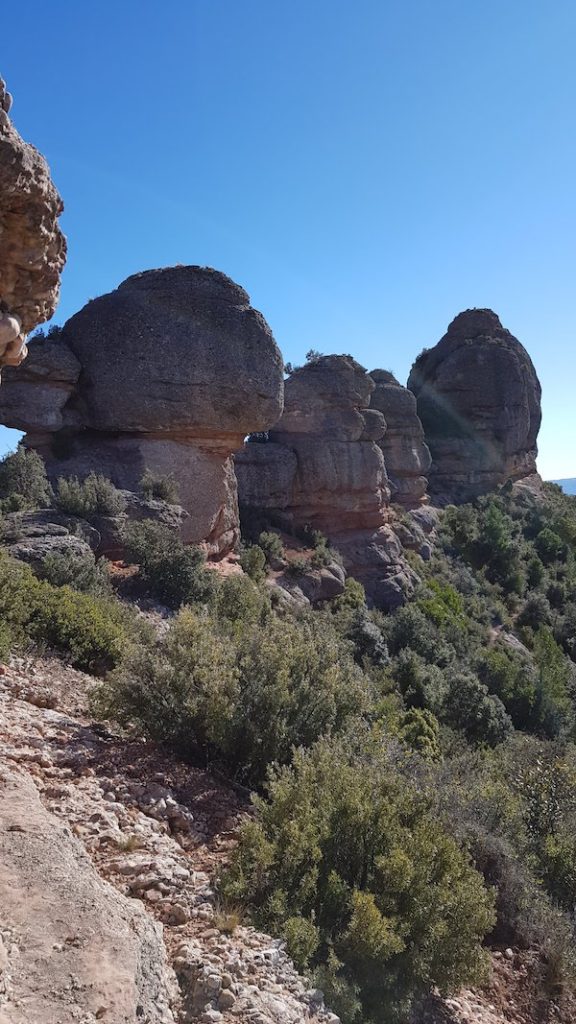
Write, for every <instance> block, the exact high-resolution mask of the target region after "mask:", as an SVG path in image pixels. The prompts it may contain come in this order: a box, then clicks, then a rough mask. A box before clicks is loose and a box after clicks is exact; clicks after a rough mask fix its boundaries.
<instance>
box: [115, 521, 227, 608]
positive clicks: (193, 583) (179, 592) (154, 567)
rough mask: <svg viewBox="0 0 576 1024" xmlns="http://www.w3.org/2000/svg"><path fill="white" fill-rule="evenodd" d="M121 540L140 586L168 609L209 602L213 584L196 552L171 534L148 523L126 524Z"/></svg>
mask: <svg viewBox="0 0 576 1024" xmlns="http://www.w3.org/2000/svg"><path fill="white" fill-rule="evenodd" d="M123 539H124V545H125V548H126V553H127V558H128V559H129V560H131V561H133V562H135V563H137V564H138V565H139V566H140V576H141V578H142V580H143V582H144V583H145V584H146V585H147V586H148V587H149V588H150V590H151V591H152V593H153V594H154V595H155V596H156V597H157V598H158V600H160V601H162V602H163V603H164V604H166V605H168V607H169V608H179V607H180V605H182V604H189V603H195V602H206V601H209V600H210V598H211V596H212V594H213V592H214V587H215V585H216V581H215V578H214V575H213V574H212V573H211V572H210V571H209V570H208V569H206V568H205V558H204V555H203V553H202V552H201V551H200V549H199V548H195V547H186V546H185V545H184V544H183V543H182V541H181V540H180V539H179V538H178V537H177V536H176V535H175V534H174V532H173V531H172V530H169V529H168V528H167V527H165V526H162V525H161V524H160V523H154V522H152V521H150V520H145V521H144V522H141V523H129V524H128V525H127V526H126V528H125V530H124V534H123Z"/></svg>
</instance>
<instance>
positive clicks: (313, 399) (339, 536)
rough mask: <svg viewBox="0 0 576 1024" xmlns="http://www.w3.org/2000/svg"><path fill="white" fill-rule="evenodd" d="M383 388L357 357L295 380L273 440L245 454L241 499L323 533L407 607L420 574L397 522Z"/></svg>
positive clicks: (378, 594)
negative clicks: (379, 402)
mask: <svg viewBox="0 0 576 1024" xmlns="http://www.w3.org/2000/svg"><path fill="white" fill-rule="evenodd" d="M374 388H375V385H374V381H373V380H372V379H371V377H370V376H369V375H368V374H367V373H366V371H365V370H364V369H363V368H362V367H361V366H360V365H359V364H358V363H357V362H355V360H354V359H352V358H351V357H350V356H323V357H322V358H321V359H318V360H317V361H315V362H313V363H308V364H307V365H306V366H304V367H302V368H301V369H300V370H296V371H295V372H294V373H293V374H292V376H291V377H290V378H289V379H288V380H287V381H286V384H285V402H284V413H283V415H282V417H281V418H280V420H279V422H278V423H277V424H276V426H275V427H274V428H273V430H271V431H270V443H268V444H263V445H259V444H248V445H245V447H244V449H243V450H242V451H241V452H240V453H238V455H237V456H236V472H237V474H238V481H239V494H240V501H241V502H242V503H243V504H244V505H246V506H248V507H252V508H262V507H264V508H269V509H271V508H273V509H276V510H277V511H281V512H282V513H284V515H285V517H286V518H287V520H288V521H289V522H290V523H291V524H292V525H293V526H300V527H302V526H310V527H313V528H315V529H318V530H321V531H322V533H325V534H326V535H327V536H328V538H329V539H330V541H331V543H332V544H333V545H334V546H335V547H336V548H337V549H338V550H339V551H340V553H341V555H342V557H343V560H344V565H345V568H346V569H347V571H348V572H349V573H350V574H351V575H353V576H355V577H356V578H357V579H359V580H361V582H362V583H363V584H364V586H365V587H366V591H367V593H368V595H369V597H370V598H371V599H372V600H373V601H374V602H375V603H377V604H379V605H382V606H383V607H388V608H391V607H395V606H397V605H398V604H401V603H402V602H403V601H404V599H405V595H406V594H407V593H408V592H410V590H411V587H412V583H413V577H412V573H411V571H410V569H409V567H408V566H407V564H406V562H405V561H404V558H403V554H402V547H401V545H400V542H399V540H398V538H397V536H396V534H395V533H394V532H393V530H392V529H391V527H390V525H389V519H390V515H389V512H388V503H389V498H390V489H389V482H388V477H387V474H386V466H385V463H384V456H383V454H382V449H381V447H379V444H378V443H377V442H378V441H379V439H380V438H381V437H382V435H383V433H384V431H385V429H386V424H385V421H384V417H383V416H382V413H380V412H379V410H377V409H372V408H370V399H371V395H372V393H373V391H374Z"/></svg>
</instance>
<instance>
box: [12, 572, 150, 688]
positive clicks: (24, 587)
mask: <svg viewBox="0 0 576 1024" xmlns="http://www.w3.org/2000/svg"><path fill="white" fill-rule="evenodd" d="M0 620H1V621H2V622H3V624H4V626H5V629H6V631H8V632H9V634H10V637H11V641H12V642H13V643H15V644H19V643H23V642H26V641H30V640H31V641H33V642H34V643H37V644H46V645H47V646H49V647H53V648H56V650H59V651H61V652H62V653H64V654H67V655H69V656H70V659H71V661H72V664H73V665H75V666H76V667H77V668H81V669H84V670H85V671H87V672H93V673H95V674H101V673H103V672H105V671H107V670H108V669H110V668H112V667H113V666H114V665H117V664H118V662H119V661H120V659H121V657H122V655H123V653H124V651H125V650H127V648H128V646H129V643H130V628H129V626H128V623H127V616H126V613H125V612H124V611H123V609H122V607H121V605H120V604H119V603H118V602H117V601H115V600H112V599H109V598H97V597H93V596H91V595H89V594H80V593H78V592H76V591H74V590H71V589H70V587H67V586H63V587H54V586H52V585H51V584H50V583H48V582H46V581H41V580H38V579H37V578H36V577H35V575H34V573H33V572H32V570H31V569H30V568H29V567H28V566H26V565H22V564H21V563H20V562H15V561H14V560H12V559H9V558H6V557H1V558H0Z"/></svg>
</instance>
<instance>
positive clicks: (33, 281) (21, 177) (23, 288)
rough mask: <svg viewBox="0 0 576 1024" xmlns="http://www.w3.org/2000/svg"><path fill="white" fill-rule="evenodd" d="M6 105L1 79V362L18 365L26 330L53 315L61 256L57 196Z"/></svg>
mask: <svg viewBox="0 0 576 1024" xmlns="http://www.w3.org/2000/svg"><path fill="white" fill-rule="evenodd" d="M11 104H12V98H11V96H10V93H8V92H7V91H6V86H5V84H4V82H3V80H2V79H1V78H0V366H17V365H18V364H19V363H20V362H21V361H22V359H23V358H24V357H25V355H26V348H25V342H26V334H27V333H28V332H29V331H31V330H32V329H33V328H34V327H36V326H37V324H40V323H43V322H44V321H45V320H49V319H50V317H51V316H52V315H53V313H54V309H55V307H56V303H57V301H58V295H59V290H60V274H61V272H62V268H63V266H64V263H65V261H66V239H65V238H64V235H63V234H62V232H61V230H60V228H59V226H58V217H59V216H60V214H61V213H62V210H63V204H62V200H61V198H60V196H59V194H58V192H57V191H56V188H55V187H54V185H53V183H52V180H51V178H50V171H49V168H48V165H47V163H46V161H45V159H44V157H43V156H42V155H41V154H40V153H39V152H38V150H36V149H35V148H34V146H31V145H30V144H29V143H27V142H24V140H23V139H22V138H21V137H20V135H19V134H18V132H17V131H16V129H15V128H14V125H13V124H12V122H11V121H10V118H9V117H8V112H9V110H10V107H11Z"/></svg>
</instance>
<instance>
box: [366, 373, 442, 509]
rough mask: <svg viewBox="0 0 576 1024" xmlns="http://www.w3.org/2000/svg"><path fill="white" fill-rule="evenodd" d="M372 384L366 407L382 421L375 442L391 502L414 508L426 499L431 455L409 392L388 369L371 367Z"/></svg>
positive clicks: (412, 396) (413, 398) (412, 397)
mask: <svg viewBox="0 0 576 1024" xmlns="http://www.w3.org/2000/svg"><path fill="white" fill-rule="evenodd" d="M370 376H371V378H372V380H373V381H374V383H375V385H376V387H375V388H374V391H373V392H372V396H371V398H370V407H371V408H373V409H375V410H377V411H378V412H380V413H381V414H382V415H383V416H384V419H385V421H386V433H385V434H384V435H383V436H381V437H380V440H379V442H378V443H379V445H380V447H381V449H382V451H383V453H384V460H385V462H386V470H387V472H388V478H389V480H390V489H391V498H392V501H393V502H395V503H397V504H399V505H402V506H403V507H404V508H407V509H412V508H418V506H419V505H421V504H423V503H424V502H425V501H426V500H427V498H426V489H427V486H428V480H427V473H428V470H429V469H430V463H431V461H432V460H431V457H430V451H429V449H428V446H427V445H426V443H425V441H424V430H423V427H422V424H421V422H420V419H419V418H418V412H417V409H416V399H415V397H414V395H413V394H412V392H411V391H408V389H407V388H404V387H402V385H401V384H399V383H398V381H397V380H396V378H395V377H394V376H393V374H391V373H389V372H388V370H372V372H371V374H370Z"/></svg>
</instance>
